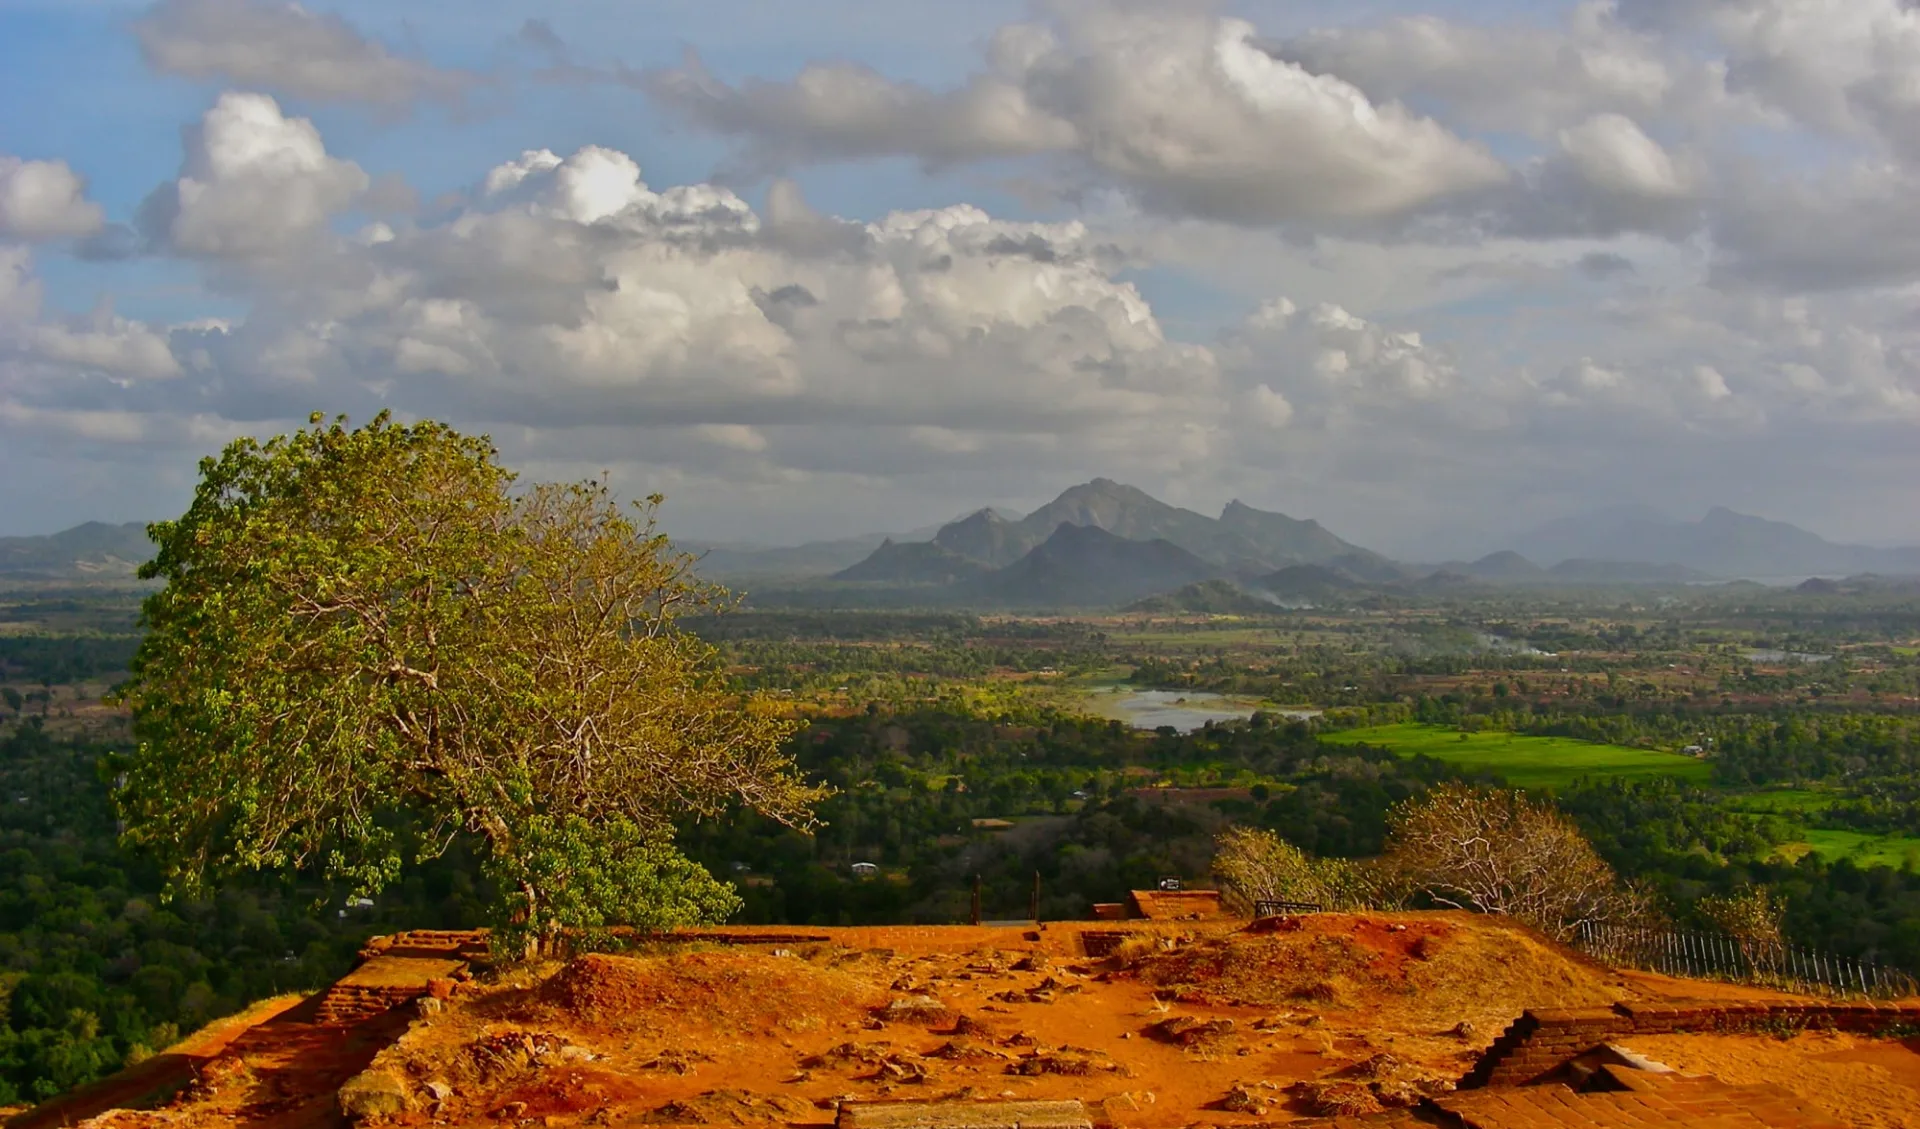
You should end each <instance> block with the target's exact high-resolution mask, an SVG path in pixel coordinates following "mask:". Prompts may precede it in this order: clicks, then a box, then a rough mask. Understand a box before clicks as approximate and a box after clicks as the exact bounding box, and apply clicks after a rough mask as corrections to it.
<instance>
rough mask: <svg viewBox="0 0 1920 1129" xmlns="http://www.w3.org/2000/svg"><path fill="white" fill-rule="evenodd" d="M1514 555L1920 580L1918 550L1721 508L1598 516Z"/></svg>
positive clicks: (1715, 572) (1547, 530) (1526, 540)
mask: <svg viewBox="0 0 1920 1129" xmlns="http://www.w3.org/2000/svg"><path fill="white" fill-rule="evenodd" d="M1515 548H1516V549H1518V550H1519V551H1520V552H1523V553H1525V554H1527V555H1528V556H1529V557H1532V558H1533V559H1535V560H1540V561H1566V560H1611V561H1630V562H1639V563H1643V564H1671V565H1681V566H1684V567H1686V568H1689V569H1693V570H1695V571H1697V572H1701V573H1706V574H1709V575H1712V576H1719V577H1785V576H1802V575H1807V574H1810V573H1823V574H1826V575H1829V576H1832V575H1841V576H1846V575H1853V574H1857V573H1868V572H1877V573H1883V574H1889V575H1907V576H1911V575H1920V548H1906V549H1881V548H1873V547H1870V546H1865V545H1840V544H1835V543H1833V542H1831V541H1828V540H1826V539H1825V538H1822V537H1820V536H1819V535H1817V534H1814V533H1810V532H1808V531H1807V530H1804V529H1801V528H1800V527H1798V526H1795V525H1790V524H1788V523H1786V522H1783V521H1771V520H1768V519H1767V518H1762V517H1754V516H1753V515H1751V514H1742V513H1735V512H1734V511H1732V510H1729V509H1726V508H1725V507H1715V508H1714V509H1713V510H1711V511H1709V512H1708V513H1707V515H1706V516H1705V517H1703V518H1701V519H1700V520H1699V521H1695V522H1685V521H1675V520H1674V519H1672V518H1669V517H1666V516H1664V515H1661V514H1658V513H1655V512H1652V511H1648V510H1644V509H1637V508H1630V509H1616V510H1607V511H1601V512H1599V513H1596V514H1590V515H1587V516H1585V517H1581V518H1571V519H1566V520H1562V521H1557V522H1553V523H1551V524H1549V525H1544V526H1541V527H1540V528H1538V529H1536V530H1534V531H1533V532H1531V533H1529V534H1526V535H1524V536H1522V537H1521V538H1520V540H1519V544H1517V545H1516V546H1515Z"/></svg>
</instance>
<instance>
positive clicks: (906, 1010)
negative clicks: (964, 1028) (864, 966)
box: [879, 996, 959, 1026]
mask: <svg viewBox="0 0 1920 1129" xmlns="http://www.w3.org/2000/svg"><path fill="white" fill-rule="evenodd" d="M879 1018H880V1019H883V1020H885V1021H886V1022H888V1023H919V1024H925V1025H927V1026H935V1025H947V1024H952V1023H955V1022H958V1020H959V1014H958V1013H957V1012H955V1011H954V1010H953V1009H952V1008H950V1007H948V1006H947V1005H946V1004H943V1003H941V1002H940V1001H939V1000H936V999H934V998H933V997H932V996H897V997H895V998H894V999H891V1000H888V1001H887V1004H886V1006H885V1007H883V1008H881V1009H880V1012H879Z"/></svg>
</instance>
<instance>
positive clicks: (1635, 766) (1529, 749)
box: [1321, 724, 1713, 788]
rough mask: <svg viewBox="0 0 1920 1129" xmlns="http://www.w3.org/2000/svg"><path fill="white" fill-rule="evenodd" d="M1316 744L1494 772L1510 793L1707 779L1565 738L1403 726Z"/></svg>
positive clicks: (1675, 759) (1683, 767)
mask: <svg viewBox="0 0 1920 1129" xmlns="http://www.w3.org/2000/svg"><path fill="white" fill-rule="evenodd" d="M1463 737H1464V739H1463ZM1321 740H1322V741H1325V742H1327V743H1328V744H1333V745H1374V746H1378V747H1380V748H1386V749H1392V750H1393V751H1394V752H1396V753H1400V754H1402V755H1405V756H1414V755H1424V756H1429V757H1432V758H1434V759H1435V760H1441V761H1446V762H1447V763H1448V764H1451V765H1455V766H1458V767H1459V768H1461V769H1464V770H1466V771H1469V772H1481V771H1484V772H1491V773H1494V774H1496V775H1498V776H1500V777H1501V778H1502V779H1504V780H1505V781H1506V782H1507V783H1509V784H1511V785H1513V786H1514V787H1516V788H1559V787H1564V786H1566V785H1568V784H1571V783H1573V782H1574V781H1575V780H1578V779H1580V778H1581V777H1583V776H1677V777H1679V778H1681V779H1683V780H1689V781H1692V782H1693V783H1696V784H1703V785H1704V784H1706V783H1708V781H1709V780H1711V779H1712V776H1713V770H1712V769H1711V768H1710V767H1709V766H1708V765H1707V764H1706V762H1704V761H1699V760H1695V759H1694V758H1692V757H1687V756H1681V755H1680V754H1678V753H1662V752H1655V751H1653V750H1651V749H1629V748H1627V747H1626V746H1624V745H1596V744H1593V743H1591V742H1587V741H1576V740H1573V739H1572V738H1570V737H1527V736H1522V735H1520V734H1517V733H1468V734H1462V733H1461V732H1460V731H1459V730H1456V729H1448V728H1445V727H1442V726H1437V725H1415V724H1407V725H1376V726H1372V727H1370V728H1367V729H1346V730H1341V731H1340V732H1337V733H1328V734H1325V735H1323V736H1322V737H1321Z"/></svg>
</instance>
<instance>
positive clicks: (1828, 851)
mask: <svg viewBox="0 0 1920 1129" xmlns="http://www.w3.org/2000/svg"><path fill="white" fill-rule="evenodd" d="M1800 836H1801V838H1800V840H1799V841H1798V842H1794V843H1785V844H1782V845H1781V847H1780V853H1781V854H1783V855H1785V856H1787V857H1788V858H1800V857H1802V856H1804V855H1807V854H1809V853H1812V854H1817V855H1819V856H1820V857H1821V858H1823V859H1826V860H1827V861H1828V862H1838V861H1840V860H1841V859H1846V860H1847V861H1848V862H1851V863H1853V864H1854V865H1855V866H1893V867H1902V866H1916V867H1920V839H1916V838H1913V837H1912V836H1908V835H1875V834H1872V833H1871V832H1867V831H1842V830H1833V829H1829V828H1823V827H1809V828H1805V829H1803V830H1802V831H1801V832H1800Z"/></svg>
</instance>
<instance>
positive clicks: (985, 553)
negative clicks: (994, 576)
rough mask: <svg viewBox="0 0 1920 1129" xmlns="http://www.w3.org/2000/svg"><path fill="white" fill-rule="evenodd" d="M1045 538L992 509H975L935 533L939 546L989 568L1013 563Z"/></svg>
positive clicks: (934, 538) (935, 539)
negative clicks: (1030, 532)
mask: <svg viewBox="0 0 1920 1129" xmlns="http://www.w3.org/2000/svg"><path fill="white" fill-rule="evenodd" d="M1042 540H1045V538H1044V537H1041V538H1037V539H1036V538H1033V537H1030V536H1029V535H1028V533H1027V531H1026V530H1025V529H1024V528H1023V527H1022V526H1020V525H1019V524H1016V523H1015V522H1011V521H1008V520H1007V519H1006V518H1004V517H1001V516H1000V515H999V514H998V513H996V512H994V511H993V510H990V509H988V510H975V511H974V512H973V513H970V514H968V515H967V516H966V517H963V518H961V519H960V520H959V521H956V522H951V523H949V524H947V525H943V526H941V527H940V531H939V532H938V533H935V534H934V535H933V543H934V544H935V545H938V546H940V547H941V548H942V549H945V550H947V551H948V552H950V553H953V554H955V555H957V556H961V557H966V558H967V559H969V560H973V561H978V562H979V563H980V564H983V565H985V566H987V567H988V568H999V567H1000V566H1002V565H1009V564H1012V563H1013V562H1014V561H1017V560H1019V559H1020V558H1021V557H1023V556H1025V555H1026V554H1027V552H1028V551H1030V550H1031V549H1032V548H1033V547H1034V546H1035V545H1037V544H1039V543H1040V541H1042Z"/></svg>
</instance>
